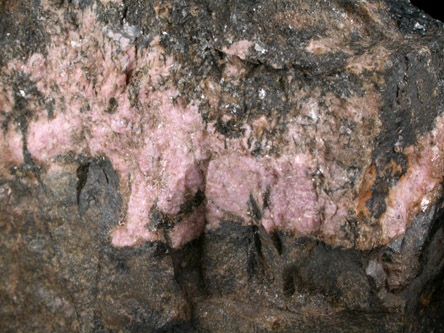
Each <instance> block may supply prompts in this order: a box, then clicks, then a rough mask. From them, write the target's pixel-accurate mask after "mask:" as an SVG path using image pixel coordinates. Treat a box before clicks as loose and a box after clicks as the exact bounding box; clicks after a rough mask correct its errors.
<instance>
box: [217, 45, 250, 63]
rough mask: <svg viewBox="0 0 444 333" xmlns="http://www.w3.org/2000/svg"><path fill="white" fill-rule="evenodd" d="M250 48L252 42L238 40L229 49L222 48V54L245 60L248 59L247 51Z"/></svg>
mask: <svg viewBox="0 0 444 333" xmlns="http://www.w3.org/2000/svg"><path fill="white" fill-rule="evenodd" d="M251 46H253V42H251V41H249V40H240V41H237V42H234V43H233V44H231V45H230V47H226V46H224V47H223V48H222V52H223V53H225V54H227V55H229V56H236V57H239V58H240V59H242V60H245V59H247V57H248V51H249V49H250V47H251Z"/></svg>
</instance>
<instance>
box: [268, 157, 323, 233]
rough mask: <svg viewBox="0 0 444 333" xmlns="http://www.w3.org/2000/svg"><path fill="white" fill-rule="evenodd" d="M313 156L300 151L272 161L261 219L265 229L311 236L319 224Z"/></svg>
mask: <svg viewBox="0 0 444 333" xmlns="http://www.w3.org/2000/svg"><path fill="white" fill-rule="evenodd" d="M314 166H315V165H314V163H313V160H312V157H311V156H309V155H306V154H299V155H296V156H294V157H293V158H289V159H280V160H277V161H276V160H274V161H272V165H271V168H272V174H273V178H274V179H272V182H271V184H270V185H269V186H270V188H271V191H270V193H271V195H270V203H269V209H268V210H267V211H266V213H265V216H264V219H263V221H262V223H263V225H264V227H265V229H266V230H267V231H275V230H284V231H290V232H293V233H295V234H298V235H310V234H312V233H314V232H316V231H318V229H319V227H320V225H321V216H320V206H319V202H318V200H317V199H318V198H317V195H316V191H315V187H314V180H313V179H312V177H311V176H310V174H313V171H314Z"/></svg>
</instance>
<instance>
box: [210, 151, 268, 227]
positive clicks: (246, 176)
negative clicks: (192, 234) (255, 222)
mask: <svg viewBox="0 0 444 333" xmlns="http://www.w3.org/2000/svg"><path fill="white" fill-rule="evenodd" d="M262 164H263V162H262V161H257V160H256V159H255V158H253V157H250V156H242V155H240V154H238V153H232V154H227V155H221V156H220V157H218V158H213V159H212V160H211V161H210V163H209V166H208V171H207V183H206V188H205V195H206V198H207V223H208V226H209V227H210V228H214V227H217V226H218V224H219V221H220V220H221V219H227V220H230V219H231V220H232V219H233V217H234V218H235V219H236V218H242V219H245V220H246V222H247V223H249V224H251V223H252V221H251V217H250V216H249V214H248V202H249V200H250V194H251V195H252V196H253V197H254V199H255V200H256V202H258V203H259V205H261V202H262V196H263V193H264V192H265V187H264V185H266V184H262V183H263V179H262V176H263V173H264V170H263V169H264V166H263V165H262ZM233 215H234V216H233Z"/></svg>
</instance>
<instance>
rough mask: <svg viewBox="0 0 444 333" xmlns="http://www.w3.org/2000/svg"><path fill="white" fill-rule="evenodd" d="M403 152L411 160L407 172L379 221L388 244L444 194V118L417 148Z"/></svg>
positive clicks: (392, 194) (393, 189)
mask: <svg viewBox="0 0 444 333" xmlns="http://www.w3.org/2000/svg"><path fill="white" fill-rule="evenodd" d="M404 152H405V153H406V155H407V156H408V169H407V172H406V174H405V175H404V176H403V177H402V178H401V179H400V181H399V182H398V184H397V185H396V186H395V187H393V188H392V189H391V190H390V192H389V196H388V199H387V209H386V211H385V213H384V215H383V216H382V217H381V219H380V223H381V226H382V237H383V239H384V241H385V242H388V241H390V240H392V239H394V238H396V237H398V236H400V235H403V234H404V233H405V231H406V228H407V226H408V224H409V223H410V222H411V221H412V218H413V217H414V216H415V215H416V214H418V213H419V212H420V211H421V210H422V211H426V210H427V209H428V208H429V207H430V206H431V205H432V204H433V203H434V202H436V199H437V197H438V196H439V195H440V193H441V192H442V189H441V183H442V181H443V179H444V174H443V170H444V154H443V152H444V116H440V117H438V118H437V119H436V123H435V128H434V129H433V130H432V131H431V132H430V133H428V134H427V135H424V136H423V137H422V138H420V139H419V140H418V144H417V145H415V146H410V147H408V148H406V149H405V151H404Z"/></svg>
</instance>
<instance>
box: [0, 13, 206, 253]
mask: <svg viewBox="0 0 444 333" xmlns="http://www.w3.org/2000/svg"><path fill="white" fill-rule="evenodd" d="M80 22H81V24H82V27H81V29H79V31H78V32H72V31H68V32H66V31H60V32H59V33H58V34H55V35H54V37H53V38H54V40H53V43H52V45H54V46H52V47H49V48H48V55H47V56H42V55H40V54H34V55H33V56H32V57H30V58H29V60H28V61H27V62H26V63H25V64H23V63H19V62H15V63H13V64H11V65H12V66H11V68H13V67H16V68H18V69H20V70H22V71H24V72H25V73H28V74H29V75H30V77H31V79H32V80H33V81H34V82H36V86H37V88H38V90H39V91H40V92H41V93H42V94H49V95H51V96H55V97H56V99H55V101H54V103H55V110H57V112H56V113H55V115H54V117H53V118H51V119H48V118H47V115H46V111H45V110H43V109H42V108H41V107H37V106H33V109H35V110H36V111H37V113H36V115H35V117H34V119H33V120H32V121H31V122H30V123H29V127H28V150H29V152H30V153H31V155H32V158H33V159H34V160H35V161H36V162H39V163H41V164H46V165H48V166H49V165H50V163H51V161H52V160H53V159H54V158H55V157H57V156H59V155H64V154H68V153H71V154H74V155H78V154H85V155H91V156H107V157H108V158H109V159H110V160H111V162H112V164H113V167H114V168H115V169H116V171H117V172H118V173H119V175H120V180H121V182H120V187H121V188H120V190H121V193H122V196H123V198H124V201H125V206H126V213H125V214H124V215H125V218H124V219H122V221H121V224H122V226H120V227H118V228H117V229H116V230H115V231H114V232H113V236H112V243H113V245H114V246H116V247H122V246H133V245H136V244H138V243H140V242H143V241H153V240H158V239H160V238H163V236H162V237H161V236H159V234H158V233H156V232H155V230H150V229H149V227H150V226H149V211H150V208H151V207H152V206H153V205H154V204H155V203H156V204H157V207H158V209H160V210H162V211H163V212H164V213H167V214H171V215H174V214H177V213H178V212H179V209H180V206H181V205H182V204H183V203H185V201H187V200H191V199H192V198H193V197H194V195H195V193H196V192H197V191H198V190H199V188H200V187H201V186H202V184H203V171H202V168H201V165H200V163H201V161H203V160H205V159H207V158H208V156H207V152H206V151H205V147H204V146H203V145H202V143H201V142H202V140H203V136H204V134H203V124H202V121H201V118H200V115H199V113H198V107H197V105H196V104H194V103H190V104H186V103H185V101H184V100H183V98H181V97H180V96H179V92H178V91H177V89H176V88H174V87H173V86H172V85H171V84H170V83H166V84H164V82H167V81H168V77H169V75H170V71H171V70H172V69H173V67H174V66H175V65H177V64H175V63H174V60H173V58H172V57H170V56H166V55H165V54H164V50H163V48H162V47H161V46H160V45H159V38H154V40H153V41H152V42H151V44H150V47H149V48H148V49H147V50H143V51H141V52H139V54H138V55H137V57H136V53H135V47H134V46H133V45H131V43H130V41H129V40H128V39H127V38H125V37H123V36H121V35H119V34H117V33H114V32H112V31H106V30H102V31H101V30H98V29H97V28H96V26H97V25H96V24H95V16H94V14H93V10H87V11H85V12H83V14H82V17H81V20H80ZM121 50H123V52H122V51H121ZM89 75H94V81H91V80H90V79H89ZM129 75H133V76H134V77H136V78H137V79H138V80H140V83H141V84H140V85H141V89H140V91H139V95H138V101H139V105H138V108H136V107H134V106H132V105H131V102H130V91H129V89H130V86H129V85H128V84H127V83H128V81H130V80H131V77H129ZM161 84H162V85H161ZM7 97H8V96H6V95H2V99H1V102H2V105H3V104H6V102H5V101H6V100H7ZM111 101H112V102H111ZM9 108H10V107H9ZM4 137H5V138H6V137H7V138H8V142H5V143H3V141H4V140H3V137H2V141H1V143H2V150H3V147H5V148H4V150H7V152H8V156H10V157H11V158H9V157H8V160H6V159H5V160H4V161H5V163H6V164H8V165H9V164H11V163H13V162H14V163H21V161H22V160H21V159H20V156H19V154H21V142H19V141H20V140H21V136H20V134H14V133H12V132H8V133H7V135H6V136H4ZM17 142H18V143H17ZM17 144H18V145H19V146H20V149H17V148H16V147H15V145H17ZM48 172H50V171H48ZM128 179H129V182H127V180H128ZM199 216H203V214H202V212H201V213H200V215H199ZM187 219H188V220H187V221H188V222H187V221H185V222H183V223H184V225H188V226H190V231H188V232H186V233H185V234H184V235H183V236H180V235H178V231H177V230H183V228H184V227H177V228H176V229H174V230H176V231H174V230H173V231H172V233H173V234H174V235H173V236H172V241H173V243H174V244H176V245H177V244H180V245H182V244H183V242H184V241H185V240H186V241H189V240H191V239H192V238H194V237H196V236H198V235H199V234H200V233H201V229H202V226H201V225H202V221H201V220H202V218H201V217H200V218H199V217H196V214H194V215H192V216H190V217H188V218H187ZM193 230H194V231H193ZM180 239H183V241H182V240H180Z"/></svg>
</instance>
